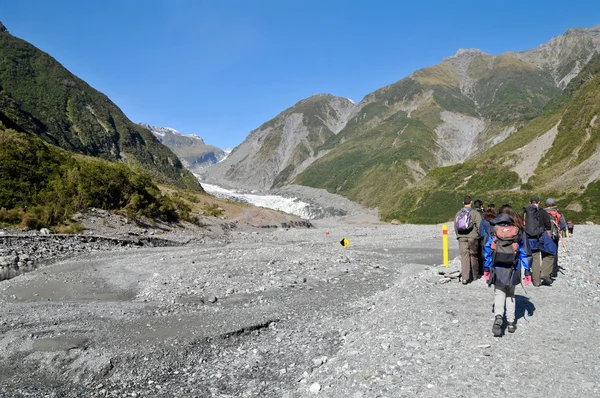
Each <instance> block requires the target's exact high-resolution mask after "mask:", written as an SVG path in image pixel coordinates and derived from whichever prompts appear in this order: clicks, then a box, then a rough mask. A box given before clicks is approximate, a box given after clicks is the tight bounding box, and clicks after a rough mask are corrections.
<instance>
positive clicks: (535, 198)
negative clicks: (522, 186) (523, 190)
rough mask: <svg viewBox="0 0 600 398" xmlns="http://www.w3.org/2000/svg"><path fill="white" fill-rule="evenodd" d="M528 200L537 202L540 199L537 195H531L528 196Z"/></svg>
mask: <svg viewBox="0 0 600 398" xmlns="http://www.w3.org/2000/svg"><path fill="white" fill-rule="evenodd" d="M529 201H530V202H539V201H540V197H539V196H537V195H533V196H532V197H531V198H529Z"/></svg>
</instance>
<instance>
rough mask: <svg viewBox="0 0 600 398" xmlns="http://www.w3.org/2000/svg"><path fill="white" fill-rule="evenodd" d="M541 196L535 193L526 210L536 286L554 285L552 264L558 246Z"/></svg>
mask: <svg viewBox="0 0 600 398" xmlns="http://www.w3.org/2000/svg"><path fill="white" fill-rule="evenodd" d="M539 206H540V198H539V196H537V195H533V196H532V197H531V198H530V201H529V204H528V205H527V206H525V207H524V208H523V210H525V233H526V234H527V240H528V241H529V247H530V248H531V252H532V262H531V276H532V281H533V285H534V286H541V285H542V284H544V285H547V286H550V285H552V278H551V275H552V264H553V263H554V256H555V255H556V249H557V246H556V244H555V243H554V241H553V240H552V237H551V231H552V223H551V221H550V215H549V214H548V213H547V212H546V211H545V210H544V209H540V207H539Z"/></svg>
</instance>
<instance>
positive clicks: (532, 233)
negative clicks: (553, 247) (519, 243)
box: [523, 205, 544, 238]
mask: <svg viewBox="0 0 600 398" xmlns="http://www.w3.org/2000/svg"><path fill="white" fill-rule="evenodd" d="M523 210H525V217H524V218H525V233H526V234H527V237H529V238H539V237H540V236H542V234H543V233H544V227H543V226H542V222H541V220H540V209H538V207H537V206H534V205H529V206H525V207H523Z"/></svg>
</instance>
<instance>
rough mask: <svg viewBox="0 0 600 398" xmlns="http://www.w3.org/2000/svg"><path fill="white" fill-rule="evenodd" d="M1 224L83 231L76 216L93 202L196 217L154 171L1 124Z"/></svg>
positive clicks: (134, 213)
mask: <svg viewBox="0 0 600 398" xmlns="http://www.w3.org/2000/svg"><path fill="white" fill-rule="evenodd" d="M0 204H1V206H0V225H1V224H15V225H20V226H21V227H23V228H32V229H39V228H43V227H48V228H53V229H55V231H56V232H79V231H78V229H77V225H76V224H73V223H71V221H70V216H71V215H72V214H74V213H75V212H78V211H84V210H86V209H88V208H89V207H96V208H101V209H106V210H123V211H124V212H126V214H127V215H128V216H130V217H131V218H134V217H139V216H145V217H150V218H160V219H163V220H178V219H187V220H191V218H190V213H189V211H190V210H189V207H188V206H187V205H185V204H184V203H183V202H182V201H180V200H178V199H177V198H174V197H170V196H168V195H162V194H161V192H160V191H159V189H158V187H157V186H156V185H155V183H154V182H153V181H152V179H151V178H150V177H149V175H148V174H146V173H144V172H140V171H136V170H132V169H130V168H129V167H128V166H126V165H125V164H124V163H119V162H110V161H107V160H104V159H100V158H97V157H91V156H85V155H79V154H74V153H73V152H69V151H66V150H64V149H61V148H58V147H56V146H54V145H51V144H48V143H46V142H44V141H42V140H41V139H40V138H38V137H36V136H34V135H31V134H28V133H23V132H17V131H15V130H13V129H8V128H6V126H4V125H3V123H0Z"/></svg>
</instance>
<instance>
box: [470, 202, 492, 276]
mask: <svg viewBox="0 0 600 398" xmlns="http://www.w3.org/2000/svg"><path fill="white" fill-rule="evenodd" d="M473 209H475V210H476V211H477V212H478V213H479V215H480V216H481V224H480V225H479V250H477V258H478V260H477V261H478V262H479V271H478V272H477V274H478V275H483V243H484V242H483V237H484V236H485V234H486V232H487V230H488V228H489V227H490V223H489V222H488V221H487V220H486V219H485V218H484V217H483V213H484V208H483V201H482V200H481V199H475V200H474V201H473Z"/></svg>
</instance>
